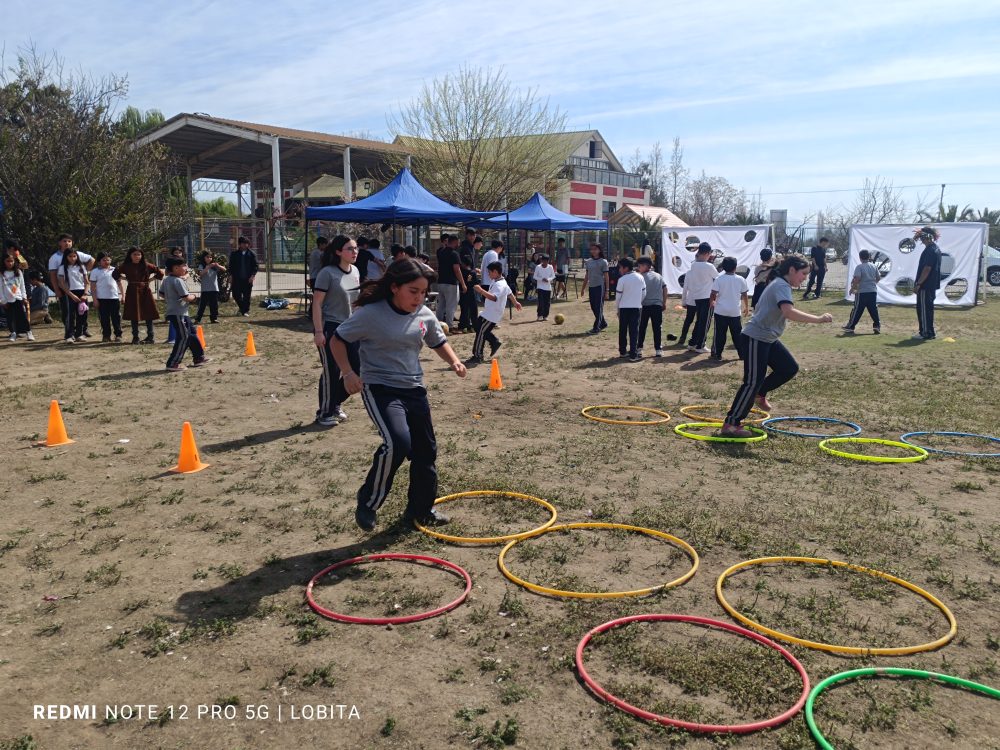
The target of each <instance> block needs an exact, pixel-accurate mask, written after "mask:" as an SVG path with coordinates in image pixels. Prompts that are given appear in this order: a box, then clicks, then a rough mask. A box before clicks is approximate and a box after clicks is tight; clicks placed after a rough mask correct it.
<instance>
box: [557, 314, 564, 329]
mask: <svg viewBox="0 0 1000 750" xmlns="http://www.w3.org/2000/svg"><path fill="white" fill-rule="evenodd" d="M565 322H566V316H565V315H563V314H562V313H559V314H558V315H556V325H557V326H561V325H562V324H563V323H565Z"/></svg>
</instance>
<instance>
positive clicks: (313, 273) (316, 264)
mask: <svg viewBox="0 0 1000 750" xmlns="http://www.w3.org/2000/svg"><path fill="white" fill-rule="evenodd" d="M321 268H323V251H322V250H319V249H317V250H313V251H312V252H311V253H310V254H309V278H310V279H315V278H316V277H317V276H319V272H320V269H321Z"/></svg>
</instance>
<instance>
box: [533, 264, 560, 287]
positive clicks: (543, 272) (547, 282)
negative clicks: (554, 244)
mask: <svg viewBox="0 0 1000 750" xmlns="http://www.w3.org/2000/svg"><path fill="white" fill-rule="evenodd" d="M555 277H556V269H554V268H553V267H552V266H542V265H538V266H535V283H536V284H537V285H538V288H539V289H541V290H542V291H546V292H551V291H552V279H554V278H555Z"/></svg>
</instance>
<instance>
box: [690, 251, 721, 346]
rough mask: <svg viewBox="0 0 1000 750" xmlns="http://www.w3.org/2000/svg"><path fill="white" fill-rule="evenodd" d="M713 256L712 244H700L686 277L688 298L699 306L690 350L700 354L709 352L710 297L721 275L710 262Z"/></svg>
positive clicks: (696, 306)
mask: <svg viewBox="0 0 1000 750" xmlns="http://www.w3.org/2000/svg"><path fill="white" fill-rule="evenodd" d="M711 257H712V246H711V245H709V244H708V243H707V242H702V243H701V244H700V245H698V252H697V253H696V254H695V256H694V263H692V264H691V268H690V269H689V270H688V272H687V274H686V276H685V279H684V288H685V289H686V290H687V292H688V298H689V299H690V300H692V304H694V306H695V308H697V313H696V314H697V317H696V318H695V321H694V333H692V334H691V340H690V341H688V351H691V352H697V353H698V354H708V349H706V348H705V337H706V336H707V334H708V321H709V313H710V310H709V302H708V301H709V298H710V297H711V296H712V282H713V281H715V277H716V276H718V275H719V271H718V270H717V269H716V267H715V266H713V265H712V264H711V262H709V258H711Z"/></svg>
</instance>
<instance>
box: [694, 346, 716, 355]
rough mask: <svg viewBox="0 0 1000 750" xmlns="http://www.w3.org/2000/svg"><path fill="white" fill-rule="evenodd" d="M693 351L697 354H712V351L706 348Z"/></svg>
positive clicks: (700, 347)
mask: <svg viewBox="0 0 1000 750" xmlns="http://www.w3.org/2000/svg"><path fill="white" fill-rule="evenodd" d="M693 351H694V352H696V353H697V354H710V353H711V351H712V350H711V349H709V348H708V347H705V346H699V347H698V348H697V349H694V350H693Z"/></svg>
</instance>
